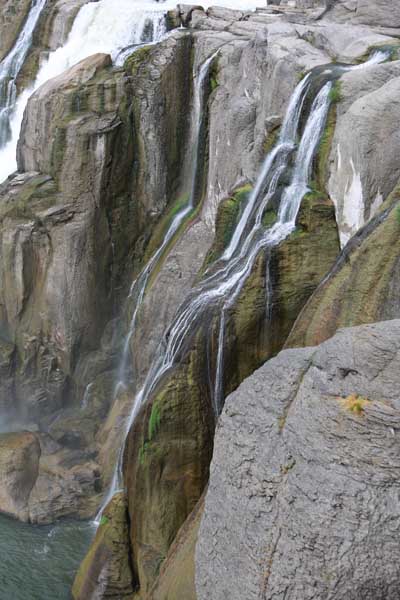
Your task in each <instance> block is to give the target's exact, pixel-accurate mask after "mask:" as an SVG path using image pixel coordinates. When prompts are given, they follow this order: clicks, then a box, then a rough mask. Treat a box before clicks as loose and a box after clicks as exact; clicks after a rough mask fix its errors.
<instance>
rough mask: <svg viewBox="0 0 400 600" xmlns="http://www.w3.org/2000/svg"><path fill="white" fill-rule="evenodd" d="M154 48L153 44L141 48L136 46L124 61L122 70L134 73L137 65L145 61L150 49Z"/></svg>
mask: <svg viewBox="0 0 400 600" xmlns="http://www.w3.org/2000/svg"><path fill="white" fill-rule="evenodd" d="M152 49H154V46H151V45H148V46H142V47H141V48H137V49H136V50H135V51H134V52H133V53H132V54H131V55H130V56H128V58H127V59H126V60H125V62H124V67H123V68H124V70H125V71H126V72H127V73H129V74H130V75H135V74H136V73H137V71H138V69H139V67H140V66H141V65H142V64H143V63H145V62H147V60H148V58H149V56H150V53H151V50H152Z"/></svg>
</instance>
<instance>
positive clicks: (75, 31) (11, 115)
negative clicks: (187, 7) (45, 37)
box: [0, 0, 166, 182]
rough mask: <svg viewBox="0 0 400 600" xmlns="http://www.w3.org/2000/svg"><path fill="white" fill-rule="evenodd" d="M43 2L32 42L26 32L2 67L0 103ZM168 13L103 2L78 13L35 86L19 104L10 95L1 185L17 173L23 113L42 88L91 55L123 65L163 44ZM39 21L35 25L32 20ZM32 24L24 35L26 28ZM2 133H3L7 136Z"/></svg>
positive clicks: (131, 1) (147, 5)
mask: <svg viewBox="0 0 400 600" xmlns="http://www.w3.org/2000/svg"><path fill="white" fill-rule="evenodd" d="M45 1H46V0H37V2H36V3H35V4H34V5H33V6H32V9H31V13H30V16H29V18H28V21H29V31H30V36H27V35H23V34H24V32H22V33H21V36H20V38H21V41H20V38H19V39H18V41H17V43H16V44H15V46H14V48H13V50H12V52H11V53H10V54H9V56H8V57H7V58H6V59H5V60H4V61H3V62H2V63H1V65H0V93H1V97H3V96H4V91H3V90H4V89H5V86H6V84H7V81H9V76H8V75H6V73H7V72H8V71H9V70H10V69H11V68H12V69H14V70H15V69H16V68H17V66H18V72H19V70H20V69H21V67H22V65H23V63H24V60H25V58H26V54H27V52H28V50H29V46H30V40H31V38H32V32H33V31H34V28H35V25H36V23H37V20H38V18H39V16H40V10H41V8H42V7H43V5H44V4H45ZM39 9H40V10H39ZM165 10H166V7H165V4H162V3H158V2H155V1H154V2H153V1H151V0H147V1H144V2H141V3H139V2H135V0H119V1H118V10H116V8H115V0H100V2H90V3H88V4H85V5H84V6H83V7H82V8H81V9H80V11H79V13H78V15H77V16H76V18H75V21H74V24H73V26H72V29H71V32H70V34H69V36H68V39H67V41H66V43H65V44H64V46H62V47H60V48H58V49H57V50H55V51H54V52H51V53H50V54H49V56H48V58H47V59H46V60H45V62H43V63H42V65H41V66H40V69H39V72H38V74H37V77H36V80H35V82H34V83H33V84H32V85H31V87H30V88H29V89H27V90H24V91H23V92H22V93H21V94H20V95H19V97H18V98H16V91H15V89H14V91H13V92H12V93H10V94H9V99H8V100H7V102H8V103H7V108H6V109H4V111H5V112H4V115H5V117H4V119H6V120H5V121H4V122H5V123H6V125H4V128H3V122H2V119H3V117H2V114H3V113H2V112H1V113H0V136H1V137H0V139H3V140H4V142H6V141H7V144H6V145H5V146H4V147H3V148H2V150H0V182H1V181H3V180H4V179H5V178H6V177H7V176H8V175H9V174H10V173H12V172H13V171H15V170H16V167H17V163H16V148H17V142H18V137H19V133H20V129H21V123H22V118H23V115H24V110H25V107H26V105H27V102H28V100H29V97H30V96H31V94H33V92H35V91H36V90H37V89H38V88H39V87H40V86H41V85H42V84H43V83H45V82H46V81H48V80H49V79H51V78H53V77H56V76H57V75H60V74H61V73H62V72H63V71H65V70H66V69H68V68H70V67H71V66H73V65H74V64H76V63H77V62H79V61H80V60H82V59H84V58H86V57H88V56H90V55H91V54H95V53H97V52H104V53H107V54H111V56H112V58H113V60H114V61H116V62H118V63H119V61H120V60H121V51H122V50H123V49H125V48H127V47H130V48H132V46H135V45H140V44H142V43H144V42H145V43H148V42H157V41H159V40H160V39H161V38H162V37H163V36H164V35H165V33H166V25H165ZM31 15H32V17H31ZM35 15H36V20H34V18H33V17H34V16H35ZM28 21H27V23H26V25H25V27H24V31H25V30H26V29H27V27H28ZM28 37H29V39H28ZM19 41H20V43H19ZM132 51H133V50H132V49H131V50H130V51H129V54H132ZM6 63H7V65H8V66H7V65H6ZM12 72H14V71H12ZM14 87H15V86H14ZM7 98H8V96H7ZM3 130H4V132H5V134H4V136H3V133H2V132H3ZM0 146H1V143H0Z"/></svg>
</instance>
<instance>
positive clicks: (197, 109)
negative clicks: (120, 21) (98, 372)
mask: <svg viewBox="0 0 400 600" xmlns="http://www.w3.org/2000/svg"><path fill="white" fill-rule="evenodd" d="M218 53H219V49H218V50H217V51H216V52H214V53H213V54H212V55H211V56H210V57H209V58H208V59H207V60H206V61H205V62H204V63H203V64H202V66H201V67H200V69H199V72H198V74H197V75H196V76H195V77H194V94H193V96H194V107H193V119H192V122H193V125H192V135H191V137H192V157H191V165H190V172H191V178H190V191H189V199H188V203H187V204H186V206H184V207H183V208H182V209H181V210H180V211H179V212H178V213H177V215H176V216H175V217H174V219H173V220H172V222H171V224H170V226H169V228H168V230H167V232H166V234H165V236H164V239H163V242H162V244H161V245H160V247H159V248H158V250H157V251H156V252H155V253H154V254H153V256H152V257H151V259H150V260H149V262H148V263H147V264H146V266H145V267H144V269H143V270H142V272H141V273H140V274H139V276H138V277H137V279H136V280H135V281H134V282H133V284H132V286H131V289H130V292H129V298H132V297H134V298H135V303H134V310H133V314H132V318H131V321H130V325H129V329H128V334H127V336H126V338H125V341H124V346H123V352H122V357H121V364H120V368H119V372H118V381H117V384H116V387H115V390H114V398H116V397H117V395H118V393H119V391H120V390H121V389H125V388H126V387H127V385H128V381H127V375H128V362H129V359H130V343H131V340H132V336H133V335H134V333H135V328H136V322H137V316H138V313H139V309H140V307H141V305H142V302H143V299H144V295H145V291H146V287H147V283H148V281H149V278H150V276H151V274H152V273H153V271H154V268H155V267H156V266H157V265H158V264H159V261H160V259H161V258H162V256H163V255H164V253H165V250H166V249H167V247H168V245H169V243H170V242H171V240H172V239H173V237H174V235H175V234H176V232H177V231H178V229H179V228H180V226H181V225H182V224H183V223H184V221H185V219H186V218H187V217H188V216H189V215H190V213H191V212H192V211H193V209H194V208H195V203H196V186H197V179H198V171H199V161H198V157H199V146H200V138H201V123H202V118H203V113H204V102H205V89H204V88H205V82H206V79H207V77H208V75H209V69H210V65H211V64H212V62H213V60H214V58H215V57H216V56H217V54H218ZM129 298H128V299H129ZM90 385H91V384H89V386H90ZM85 395H86V392H85ZM138 399H139V396H138V395H137V396H136V397H135V402H134V405H133V407H132V410H131V412H130V415H129V418H128V419H127V422H126V424H125V425H124V427H123V433H122V444H121V448H120V451H119V454H118V460H117V464H116V468H115V469H114V473H113V477H112V480H111V484H110V486H109V489H108V492H107V494H106V496H105V498H104V500H103V503H102V505H101V507H100V510H99V512H98V514H97V516H96V519H95V522H96V523H98V522H99V519H100V517H101V514H102V512H103V510H104V508H105V507H106V506H107V504H108V502H109V501H110V500H111V498H112V497H113V495H114V494H115V493H116V491H117V490H118V489H119V488H120V487H121V485H122V479H123V476H122V460H123V450H124V447H125V442H126V438H127V435H128V433H129V430H130V428H131V426H132V423H133V420H134V418H135V416H136V414H137V409H138V407H140V401H139V400H138Z"/></svg>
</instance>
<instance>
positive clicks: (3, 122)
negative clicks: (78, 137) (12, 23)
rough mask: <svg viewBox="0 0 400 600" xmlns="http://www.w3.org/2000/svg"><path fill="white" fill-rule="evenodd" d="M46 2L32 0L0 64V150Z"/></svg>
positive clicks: (4, 140)
mask: <svg viewBox="0 0 400 600" xmlns="http://www.w3.org/2000/svg"><path fill="white" fill-rule="evenodd" d="M45 4H46V0H32V4H31V8H30V11H29V13H28V16H27V18H26V21H25V24H24V26H23V28H22V31H21V33H20V34H19V36H18V38H17V41H16V42H15V44H14V46H13V48H12V49H11V50H10V52H9V53H8V54H7V56H6V57H5V59H4V60H3V61H2V62H1V63H0V148H2V147H3V146H4V145H5V144H6V143H7V142H8V141H9V139H10V136H11V124H10V117H11V114H12V112H13V109H14V106H15V102H16V99H17V85H16V79H17V77H18V75H19V74H20V72H21V69H22V67H23V65H24V62H25V59H26V57H27V54H28V52H29V48H30V47H31V44H32V36H33V32H34V31H35V28H36V25H37V23H38V21H39V18H40V15H41V13H42V10H43V8H44V5H45Z"/></svg>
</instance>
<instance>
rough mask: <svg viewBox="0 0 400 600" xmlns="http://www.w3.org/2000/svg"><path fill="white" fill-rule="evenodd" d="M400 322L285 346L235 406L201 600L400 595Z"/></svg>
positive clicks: (206, 534)
mask: <svg viewBox="0 0 400 600" xmlns="http://www.w3.org/2000/svg"><path fill="white" fill-rule="evenodd" d="M399 340H400V321H388V322H383V323H379V324H373V325H369V326H363V327H356V328H352V329H347V330H341V331H339V332H338V333H337V334H336V335H335V336H334V337H333V338H332V339H330V340H329V341H327V342H325V343H324V344H322V345H321V346H320V347H319V348H307V349H298V350H286V351H284V352H282V353H281V354H279V355H278V357H277V358H275V359H273V360H271V361H269V362H268V363H266V364H265V365H264V366H263V367H262V368H261V369H259V370H258V371H256V373H254V375H252V376H251V377H250V378H249V379H247V380H246V381H245V382H244V384H242V385H241V386H240V388H239V389H238V390H237V391H236V392H235V393H233V394H232V395H231V396H230V397H229V398H228V399H227V401H226V405H225V409H224V411H223V414H222V416H221V419H220V423H219V426H218V430H217V433H216V440H215V449H214V456H213V461H212V465H211V474H210V484H209V489H208V492H207V496H206V501H205V511H204V516H203V520H202V523H201V527H200V532H199V541H198V544H197V554H196V588H197V596H198V598H199V600H203V599H204V600H206V599H207V600H208V599H209V598H212V599H213V600H219V599H221V600H222V599H225V598H231V599H232V600H235V599H239V598H240V599H242V598H246V599H247V600H252V599H253V598H254V599H256V598H257V599H260V598H266V599H270V598H271V599H272V598H277V597H285V598H288V599H298V598H309V599H314V598H315V599H317V598H318V599H321V598H332V599H335V600H340V599H343V600H344V599H346V600H350V599H354V600H358V599H359V598H371V599H372V598H374V599H377V598H382V599H383V598H385V599H387V600H390V599H393V600H394V599H395V598H397V595H398V586H399V574H398V569H397V561H398V559H399V548H398V545H397V544H396V542H395V538H396V535H397V533H398V531H399V528H400V512H399V501H398V476H399V468H400V463H399V458H398V457H399V438H398V436H399V424H400V403H399V396H398V387H399V383H400V381H399V374H400V343H399Z"/></svg>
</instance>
